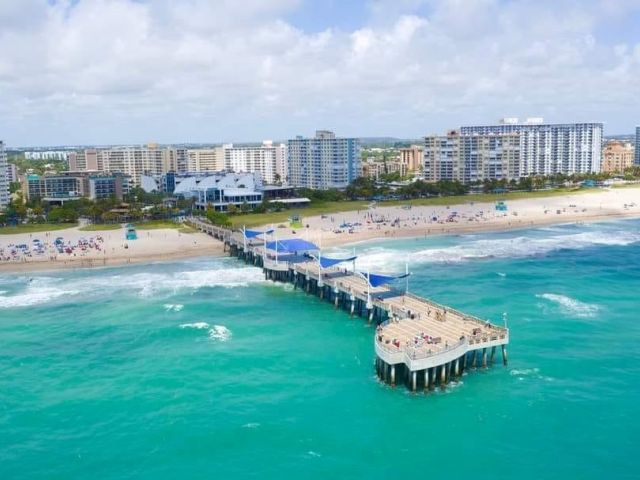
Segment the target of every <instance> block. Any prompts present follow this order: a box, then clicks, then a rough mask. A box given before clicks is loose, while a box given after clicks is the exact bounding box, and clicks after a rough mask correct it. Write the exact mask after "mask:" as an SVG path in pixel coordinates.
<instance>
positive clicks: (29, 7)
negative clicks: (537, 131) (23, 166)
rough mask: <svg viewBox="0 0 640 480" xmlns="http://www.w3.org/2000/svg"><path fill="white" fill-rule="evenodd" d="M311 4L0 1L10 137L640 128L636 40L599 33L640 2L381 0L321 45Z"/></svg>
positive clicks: (55, 139) (2, 91)
mask: <svg viewBox="0 0 640 480" xmlns="http://www.w3.org/2000/svg"><path fill="white" fill-rule="evenodd" d="M613 4H615V6H613V7H612V5H613ZM303 5H304V2H302V1H300V0H249V1H246V0H245V1H243V2H238V1H235V0H218V1H216V2H211V1H206V0H186V1H181V2H173V1H170V0H148V1H145V2H142V1H136V2H134V1H132V0H80V1H79V2H78V3H77V4H75V5H74V4H72V3H70V2H69V1H58V2H56V3H54V4H51V3H50V2H48V1H47V0H21V1H20V2H15V1H14V0H0V24H2V25H3V29H2V30H0V137H3V138H4V140H5V141H7V142H8V143H9V144H11V145H17V144H43V143H77V142H87V143H111V142H144V141H147V140H152V139H153V140H158V141H166V142H172V141H210V142H214V141H233V140H252V139H253V140H259V139H260V138H263V137H264V138H287V137H290V136H293V135H295V134H298V133H303V134H309V133H311V132H312V131H313V129H315V128H316V127H318V128H320V127H323V128H334V129H335V130H336V131H338V133H340V134H353V135H387V134H388V135H395V136H402V137H417V136H419V135H422V134H425V133H428V132H437V131H444V130H446V129H448V128H452V127H456V126H458V125H459V124H461V123H471V122H477V121H483V122H487V121H493V120H495V119H496V118H497V117H499V116H501V115H511V114H513V115H521V116H524V115H546V116H547V117H551V118H550V119H551V120H558V121H565V120H572V119H575V120H603V121H607V122H608V125H609V127H610V128H609V130H610V131H615V132H617V131H629V130H630V129H631V127H632V126H633V125H634V124H635V123H637V122H638V121H639V120H640V119H637V118H635V119H634V118H633V114H634V112H637V111H638V105H639V102H640V100H639V96H638V93H637V78H639V75H640V53H639V52H640V38H632V39H631V41H629V39H628V38H626V39H623V40H622V41H618V40H616V39H611V38H608V37H607V35H604V34H602V26H603V25H605V26H606V25H607V22H609V24H615V22H616V21H619V20H620V19H621V18H624V15H625V13H626V14H630V13H633V12H635V13H636V14H638V2H637V1H630V0H613V1H604V0H584V1H581V2H572V1H568V0H567V1H563V0H557V1H552V0H535V1H534V0H509V1H507V0H401V1H390V0H377V1H375V2H372V3H371V8H370V12H371V18H370V21H369V22H366V23H367V26H365V27H362V28H359V29H357V30H355V31H351V32H348V31H341V30H337V29H327V30H325V31H323V32H320V33H314V34H310V33H306V32H304V31H302V30H301V29H299V28H296V26H294V25H292V24H290V23H288V22H287V21H286V18H287V15H288V13H290V12H292V11H293V10H294V9H296V8H302V7H303ZM5 25H6V28H5V27H4V26H5ZM639 36H640V34H639ZM614 40H615V41H614Z"/></svg>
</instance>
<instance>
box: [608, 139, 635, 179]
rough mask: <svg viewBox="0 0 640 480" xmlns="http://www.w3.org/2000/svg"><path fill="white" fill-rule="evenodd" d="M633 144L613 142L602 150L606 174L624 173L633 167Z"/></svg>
mask: <svg viewBox="0 0 640 480" xmlns="http://www.w3.org/2000/svg"><path fill="white" fill-rule="evenodd" d="M633 162H634V148H633V144H631V143H628V142H621V141H619V140H612V141H610V142H607V143H606V145H605V146H604V148H603V150H602V171H603V172H604V173H623V172H624V171H625V170H626V169H627V168H630V167H632V166H633Z"/></svg>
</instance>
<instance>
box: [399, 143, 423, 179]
mask: <svg viewBox="0 0 640 480" xmlns="http://www.w3.org/2000/svg"><path fill="white" fill-rule="evenodd" d="M400 163H401V164H403V165H404V166H405V168H406V170H407V172H419V171H420V170H422V147H420V146H419V145H411V147H410V148H401V149H400Z"/></svg>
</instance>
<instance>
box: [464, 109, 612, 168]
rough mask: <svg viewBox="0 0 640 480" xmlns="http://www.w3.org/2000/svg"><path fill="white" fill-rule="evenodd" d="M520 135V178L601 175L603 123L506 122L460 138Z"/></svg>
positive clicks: (476, 128)
mask: <svg viewBox="0 0 640 480" xmlns="http://www.w3.org/2000/svg"><path fill="white" fill-rule="evenodd" d="M505 134H518V135H519V136H520V171H519V172H518V175H517V176H518V177H526V176H529V175H552V174H555V173H562V174H565V175H572V174H576V173H599V172H600V171H601V170H602V138H603V125H602V123H567V124H550V123H544V120H543V119H542V118H530V119H527V120H526V121H524V122H519V121H518V119H516V118H510V119H503V121H502V123H501V124H499V125H481V126H467V127H461V128H460V135H462V136H473V135H505Z"/></svg>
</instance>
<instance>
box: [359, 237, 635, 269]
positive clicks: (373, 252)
mask: <svg viewBox="0 0 640 480" xmlns="http://www.w3.org/2000/svg"><path fill="white" fill-rule="evenodd" d="M537 232H538V233H539V232H540V231H537ZM547 233H549V235H544V236H540V235H530V236H523V235H520V236H510V237H507V238H503V237H499V238H487V237H484V238H469V237H468V236H466V237H465V236H463V237H459V239H460V243H458V244H456V245H451V246H443V247H430V248H423V249H420V250H417V251H412V252H410V253H409V257H410V258H411V262H412V263H414V264H416V263H422V264H425V263H460V262H465V261H472V260H482V259H489V258H525V257H535V256H542V255H545V254H548V253H551V252H554V251H559V250H581V249H585V248H590V247H594V246H626V245H631V244H633V243H637V242H640V232H637V231H629V230H621V229H619V228H611V227H610V226H600V229H598V230H596V229H594V230H591V231H586V232H579V233H575V232H569V231H568V230H560V232H559V231H554V232H547ZM489 235H493V234H489ZM406 256H407V252H406V251H402V250H398V249H394V248H392V247H387V246H384V247H379V246H378V247H372V248H369V249H365V250H364V251H361V252H360V256H359V257H358V265H359V266H360V267H361V268H375V269H377V270H379V271H393V270H394V269H397V266H398V261H399V259H403V258H404V257H406Z"/></svg>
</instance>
